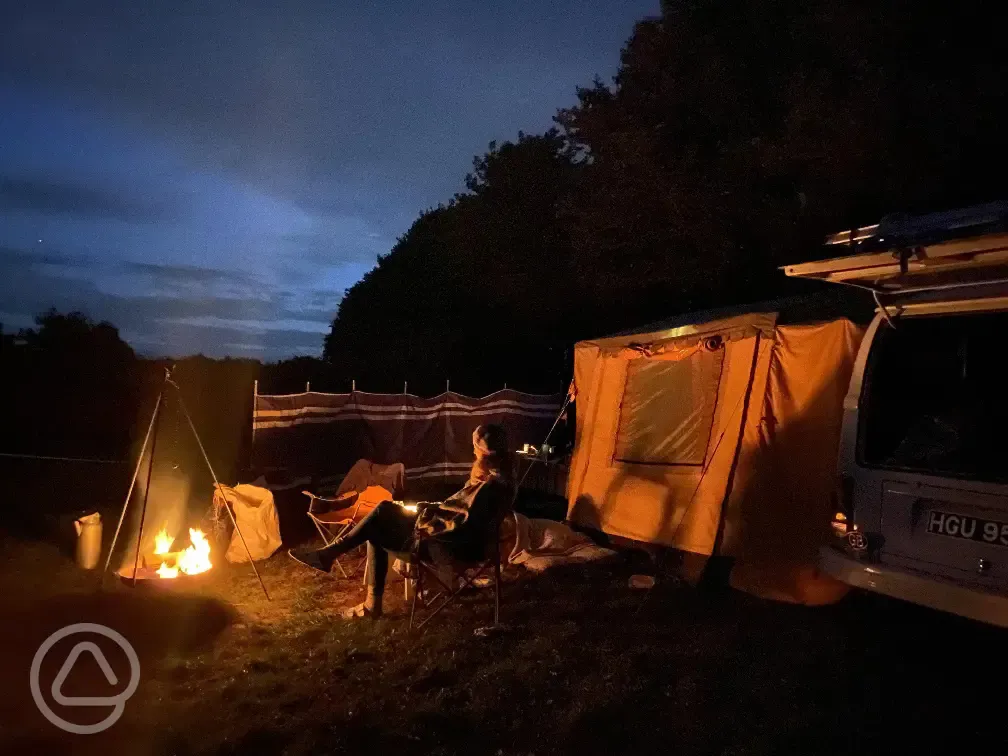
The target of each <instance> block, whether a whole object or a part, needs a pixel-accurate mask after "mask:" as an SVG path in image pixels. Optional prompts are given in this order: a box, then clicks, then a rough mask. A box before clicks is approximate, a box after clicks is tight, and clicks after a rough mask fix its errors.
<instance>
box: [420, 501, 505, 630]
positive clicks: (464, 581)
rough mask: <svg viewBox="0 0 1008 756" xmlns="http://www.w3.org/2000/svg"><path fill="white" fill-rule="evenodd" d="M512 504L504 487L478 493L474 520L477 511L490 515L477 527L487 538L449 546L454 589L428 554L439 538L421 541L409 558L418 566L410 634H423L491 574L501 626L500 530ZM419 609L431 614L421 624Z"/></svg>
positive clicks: (472, 509)
mask: <svg viewBox="0 0 1008 756" xmlns="http://www.w3.org/2000/svg"><path fill="white" fill-rule="evenodd" d="M512 501H513V496H510V495H509V494H508V489H507V488H506V487H505V486H503V485H501V484H500V483H485V484H484V485H483V486H482V487H481V488H480V489H479V491H477V492H476V494H475V498H474V499H473V502H472V505H471V507H470V512H471V514H470V517H472V516H473V514H475V513H476V510H478V509H483V510H484V512H485V514H486V517H485V518H484V521H483V522H482V523H476V524H474V527H477V528H480V529H481V530H482V535H483V538H482V539H476V540H475V541H474V543H473V544H466V545H462V544H456V545H455V547H454V548H453V547H452V545H447V548H446V551H450V552H451V566H452V568H453V572H452V574H453V580H452V583H453V584H452V585H448V584H446V583H445V582H444V580H443V579H442V577H441V575H440V571H439V569H438V567H439V565H438V564H437V563H434V562H432V561H431V560H430V558H429V557H428V555H427V554H425V552H426V551H427V549H426V548H425V544H426V543H427V542H429V541H432V540H437V537H434V538H432V539H426V540H424V541H420V543H419V544H418V545H417V547H416V548H414V550H413V551H412V552H411V553H410V554H409V562H410V563H411V564H413V565H415V566H416V586H415V588H414V591H413V603H412V605H411V607H410V624H409V629H410V630H414V629H415V630H418V631H419V630H420V629H422V628H423V627H424V625H426V624H427V623H428V622H430V621H431V620H432V619H434V617H435V616H437V615H438V614H439V613H440V612H441V610H442V609H444V608H445V607H447V606H448V605H450V604H452V603H454V602H455V601H457V600H458V599H459V597H460V596H462V595H463V594H464V593H465V592H466V591H468V590H470V589H478V588H480V587H481V586H477V585H476V581H477V580H479V579H480V578H482V577H483V576H484V575H487V574H488V573H489V574H492V580H491V582H490V585H489V586H487V587H489V588H492V589H493V602H494V627H496V626H497V625H498V624H499V623H500V586H501V557H500V528H501V524H502V523H503V521H504V518H505V517H507V515H508V513H509V511H510V504H511V503H512ZM467 524H468V523H467ZM463 527H465V526H463ZM459 578H461V584H460V582H459ZM425 582H426V584H427V588H425ZM418 608H420V609H421V610H428V612H429V613H428V614H427V616H426V617H425V618H424V619H423V620H421V621H419V622H417V620H418V614H417V609H418Z"/></svg>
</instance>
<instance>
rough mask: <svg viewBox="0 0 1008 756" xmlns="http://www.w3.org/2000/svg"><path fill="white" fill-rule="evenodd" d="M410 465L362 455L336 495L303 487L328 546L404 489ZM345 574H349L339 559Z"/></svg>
mask: <svg viewBox="0 0 1008 756" xmlns="http://www.w3.org/2000/svg"><path fill="white" fill-rule="evenodd" d="M405 477H406V468H405V466H404V465H403V464H402V463H401V462H397V463H395V464H391V465H378V464H375V463H374V462H371V461H370V460H366V459H360V460H357V462H356V463H354V466H353V467H351V468H350V472H348V473H347V474H346V475H345V476H344V478H343V482H342V483H340V485H339V488H337V489H336V493H335V494H334V495H333V496H320V495H318V494H315V493H313V492H311V491H302V492H301V493H303V494H304V495H305V496H307V497H308V499H309V503H308V517H309V518H310V519H311V521H312V524H314V525H315V529H316V530H318V533H319V535H320V536H321V537H322V541H323V542H324V543H325V545H326V546H328V545H329V544H331V543H332V542H333V541H335V540H336V539H338V538H340V537H341V536H343V535H345V534H346V533H347V532H349V531H350V529H351V528H352V527H353V526H354V524H355V523H357V522H359V521H360V519H361V518H363V517H364V516H365V515H366V514H367V513H368V512H370V511H371V510H372V509H374V507H376V506H377V505H378V504H379V503H381V502H382V501H385V500H386V499H391V498H393V496H394V494H395V493H397V492H399V491H401V490H402V486H403V482H404V480H405ZM336 566H337V567H339V570H340V572H341V573H343V577H349V575H348V574H347V572H346V570H345V569H344V567H343V565H342V564H341V563H340V561H339V560H338V559H337V560H336Z"/></svg>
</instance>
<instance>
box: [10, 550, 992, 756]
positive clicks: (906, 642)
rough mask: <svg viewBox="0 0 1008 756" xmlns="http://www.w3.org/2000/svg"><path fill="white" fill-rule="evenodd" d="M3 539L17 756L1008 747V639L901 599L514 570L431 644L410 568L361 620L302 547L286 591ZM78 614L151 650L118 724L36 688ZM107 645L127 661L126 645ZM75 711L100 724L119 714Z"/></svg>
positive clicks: (341, 587) (279, 578) (437, 628)
mask: <svg viewBox="0 0 1008 756" xmlns="http://www.w3.org/2000/svg"><path fill="white" fill-rule="evenodd" d="M0 546H2V548H0V554H2V557H0V559H2V561H0V592H2V595H3V597H4V600H3V607H2V611H0V670H2V672H3V678H2V679H3V681H4V695H3V697H2V698H0V726H2V727H3V731H2V733H0V735H2V737H0V751H2V752H4V753H11V754H14V753H17V754H37V755H42V754H49V753H74V754H92V753H93V754H99V753H100V754H116V755H117V756H118V755H120V754H122V755H124V756H126V755H130V754H158V755H161V754H164V755H167V754H179V755H184V754H204V753H206V754H211V753H213V754H243V755H244V756H251V755H253V754H280V753H285V754H287V753H289V754H314V753H319V754H322V753H373V754H413V753H416V754H428V753H434V754H437V753H441V754H455V753H458V754H484V753H485V754H501V755H503V754H552V753H572V754H573V753H579V754H580V753H657V752H661V753H677V754H701V753H716V754H770V753H795V754H813V753H858V754H864V753H880V752H882V751H883V750H891V751H894V752H911V751H912V752H915V753H933V752H940V751H945V750H947V752H957V753H965V752H971V751H973V750H975V747H976V746H978V745H979V744H980V743H982V744H983V746H984V750H985V751H987V752H992V753H994V752H1004V745H1005V744H1006V743H1008V728H1005V727H1004V725H1003V722H1004V711H1003V708H1004V696H1003V690H1004V688H1003V682H1004V681H1005V679H1006V678H1005V676H1004V672H1005V669H1006V666H1008V665H1006V662H1005V651H1004V649H1005V641H1006V639H1008V636H1006V635H1005V633H1004V632H1003V631H999V630H995V629H993V628H988V627H984V626H980V625H976V624H973V623H969V622H965V621H960V620H957V619H955V618H951V617H946V616H944V615H939V614H936V613H933V612H930V611H926V610H923V609H919V608H916V607H912V606H907V605H903V604H900V603H898V602H890V601H886V600H882V599H875V598H872V597H866V596H854V597H851V598H849V599H847V600H845V601H844V602H842V603H841V604H839V605H837V606H834V607H827V608H817V609H811V608H804V607H797V606H789V605H781V604H772V603H768V602H764V601H760V600H756V599H753V598H750V597H747V596H745V595H743V594H739V593H737V592H733V591H728V590H725V591H720V592H713V593H712V592H706V591H701V590H698V589H696V588H692V587H690V586H687V585H682V584H674V583H671V582H666V583H660V584H659V586H658V587H657V588H655V589H654V592H653V593H652V594H651V595H650V596H649V597H648V598H647V599H646V600H644V595H645V594H642V593H640V592H636V591H631V590H629V589H628V587H627V577H628V574H629V569H627V568H624V567H619V566H617V567H610V568H594V569H589V570H578V571H574V572H566V573H563V572H562V573H558V574H554V575H550V576H547V577H540V578H522V579H518V580H515V581H513V582H509V583H508V584H507V585H506V587H505V592H504V620H505V622H506V627H505V629H504V630H503V631H502V632H500V633H498V634H496V635H492V636H490V637H477V636H475V635H474V633H473V631H474V629H475V628H476V627H478V626H480V625H481V624H485V621H486V618H487V616H488V615H487V608H486V607H484V606H477V605H474V606H463V607H459V608H458V609H456V610H453V611H450V612H448V613H446V615H447V616H445V617H444V619H443V620H441V621H436V622H435V623H434V624H433V625H432V626H431V627H430V629H429V630H428V631H427V632H425V633H424V634H422V635H420V636H413V635H409V634H407V632H406V620H405V617H404V614H403V612H404V607H403V600H402V590H401V584H399V583H393V584H392V585H391V586H390V588H389V591H388V597H389V599H390V601H389V603H390V606H389V607H388V609H389V610H390V616H388V617H387V618H384V619H382V620H380V621H377V622H364V623H361V622H356V623H349V622H345V621H343V620H341V619H339V618H338V611H339V609H340V608H341V607H344V606H347V605H350V604H351V603H352V602H355V601H357V600H359V597H360V592H361V587H360V583H359V580H357V579H354V580H339V579H336V578H334V577H326V576H321V575H315V574H312V573H309V572H308V571H306V570H304V569H303V568H300V567H299V566H298V565H296V564H294V563H293V562H291V561H290V560H289V559H288V558H287V557H286V555H283V554H281V555H277V556H275V557H274V558H272V559H270V560H268V561H266V562H264V563H262V564H261V566H260V571H261V573H262V576H263V579H264V580H265V581H266V585H267V587H268V588H269V590H270V593H271V595H272V601H269V602H267V601H266V600H265V599H264V597H263V595H262V593H261V591H260V589H259V586H258V584H257V583H256V582H255V579H254V578H253V576H252V573H251V570H250V569H249V567H248V565H226V564H222V565H220V566H219V567H217V568H215V569H214V570H213V571H212V572H211V573H209V574H208V575H206V576H205V579H201V580H196V581H193V582H191V583H188V584H185V583H182V582H181V581H180V582H179V583H178V584H177V585H171V586H166V585H159V586H157V587H153V588H150V587H148V588H146V589H144V588H138V589H130V588H128V587H126V586H123V585H120V584H118V583H113V584H109V585H107V587H106V590H104V591H102V592H96V590H95V576H94V575H93V574H90V573H83V572H81V571H79V570H77V569H76V568H75V567H74V566H73V564H72V563H71V562H70V561H69V560H67V558H66V557H65V556H63V555H61V554H60V553H59V552H58V551H57V550H56V549H55V548H53V547H51V546H48V545H45V544H42V543H39V542H25V541H19V540H13V539H10V538H8V539H6V540H4V541H3V542H2V543H0ZM477 609H478V610H481V611H476V610H477ZM80 621H96V622H102V623H104V624H106V625H108V626H110V627H113V628H114V629H116V630H118V631H119V632H121V633H122V634H123V635H124V636H126V637H127V639H128V640H130V642H131V643H132V644H133V645H134V646H135V647H136V650H137V653H138V655H139V657H140V665H141V682H140V686H139V689H138V690H137V692H136V693H135V695H134V696H133V697H132V698H131V699H130V700H129V701H128V702H127V704H126V706H125V711H124V714H123V716H122V719H121V720H119V721H118V722H117V723H116V724H115V725H113V726H112V727H111V728H110V729H109V730H107V731H105V732H104V733H101V734H98V735H68V734H64V733H62V732H61V731H59V730H57V729H56V728H55V727H53V726H52V725H51V724H49V723H48V722H47V721H46V720H44V719H43V718H42V716H41V715H40V714H39V712H38V710H37V708H36V707H35V705H34V703H33V702H32V699H31V696H30V693H29V684H28V679H29V668H30V665H31V661H32V656H33V654H34V653H35V649H37V648H38V646H39V644H40V643H41V642H42V640H43V639H44V638H45V637H46V636H47V635H48V634H49V633H50V632H52V631H53V630H55V629H57V628H58V627H61V626H63V625H65V624H68V623H70V622H80ZM72 642H73V641H72V640H71V639H67V640H66V641H61V643H63V644H65V645H64V646H60V645H57V646H56V647H54V649H53V652H52V654H51V655H52V656H54V657H58V656H59V654H58V653H57V649H60V648H64V651H63V653H64V657H65V654H66V653H67V651H66V649H69V647H70V646H69V644H71V643H72ZM99 645H102V644H99ZM102 648H103V649H104V648H105V646H104V645H102ZM106 656H107V657H108V658H109V661H110V662H113V667H116V665H117V664H118V665H119V666H118V667H116V668H117V669H118V670H119V672H120V673H121V675H120V676H121V677H122V676H123V675H125V676H128V672H126V667H125V666H124V665H123V664H122V662H121V661H120V662H116V661H115V658H114V657H115V654H114V649H112V650H110V651H109V653H108V654H106ZM121 656H122V655H121V654H120V657H121ZM48 659H49V657H48V656H47V664H49V661H48ZM58 663H59V660H58V659H57V661H56V662H55V664H58ZM88 663H90V668H89V667H88ZM78 667H79V668H80V669H81V671H80V672H78ZM99 674H100V673H99V671H98V668H97V665H96V664H94V663H93V661H90V660H89V659H87V657H86V656H82V657H81V661H80V662H79V664H78V666H75V669H74V672H73V673H72V675H71V677H70V678H68V680H67V686H68V687H67V692H70V693H71V694H72V690H77V689H80V690H81V691H83V690H84V689H85V688H86V689H88V690H89V691H90V694H91V695H94V690H95V688H94V685H95V684H96V682H95V681H96V678H98V676H99ZM47 675H48V677H47ZM53 676H55V667H53V666H51V665H50V666H49V667H47V666H46V665H43V675H42V677H43V678H45V679H49V680H51V679H52V678H53ZM98 682H102V681H101V680H100V679H98ZM102 684H104V683H102ZM121 687H122V683H120V686H119V688H118V689H121ZM47 688H48V686H47V685H45V684H44V685H43V689H47ZM99 689H100V687H99ZM992 691H994V692H993V693H992ZM56 710H57V711H58V712H62V713H64V714H66V718H68V719H70V718H71V716H72V717H73V718H74V719H73V721H76V722H79V723H81V722H83V721H85V720H87V717H88V716H90V717H91V719H90V720H89V721H97V720H99V719H101V718H102V717H104V716H105V714H106V713H107V712H108V711H109V708H108V707H105V708H94V709H86V708H77V709H73V710H71V709H65V708H64V709H60V708H58V707H57V709H56Z"/></svg>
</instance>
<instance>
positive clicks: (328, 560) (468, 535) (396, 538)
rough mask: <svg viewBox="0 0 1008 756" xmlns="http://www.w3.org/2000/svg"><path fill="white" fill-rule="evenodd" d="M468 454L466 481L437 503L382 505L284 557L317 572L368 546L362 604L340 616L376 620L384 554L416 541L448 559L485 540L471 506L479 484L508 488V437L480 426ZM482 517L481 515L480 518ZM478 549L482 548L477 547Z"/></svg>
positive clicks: (402, 549) (385, 570) (385, 571)
mask: <svg viewBox="0 0 1008 756" xmlns="http://www.w3.org/2000/svg"><path fill="white" fill-rule="evenodd" d="M472 440H473V453H474V455H475V457H476V460H475V462H473V466H472V470H471V471H470V474H469V481H468V482H467V483H466V485H465V487H463V488H462V489H461V490H460V491H458V492H457V493H455V494H453V495H452V496H450V497H449V498H448V499H446V500H445V501H442V502H419V503H418V505H417V512H409V511H407V510H406V509H404V508H403V507H402V506H400V505H399V504H397V503H396V502H393V501H383V502H382V503H381V504H379V505H378V506H377V507H375V508H374V509H373V510H372V511H371V512H370V513H369V514H368V515H367V516H366V517H365V518H364V519H363V520H361V521H360V522H359V523H357V525H355V526H354V528H353V529H352V530H351V531H350V532H349V533H347V534H346V535H345V536H344V537H342V538H340V539H338V540H337V541H335V542H334V543H332V544H330V545H329V546H326V547H325V548H322V549H318V550H313V549H310V548H301V549H291V550H290V551H289V552H288V553H289V554H290V555H291V557H293V558H294V559H295V560H297V561H298V562H301V563H302V564H305V565H307V566H309V567H312V568H314V569H316V570H321V571H322V572H328V571H329V570H330V569H331V568H332V565H333V562H334V561H335V560H336V558H337V557H340V556H342V555H343V554H345V553H347V552H348V551H351V550H352V549H355V548H357V547H358V546H361V545H362V544H364V543H367V544H368V586H367V598H366V599H365V601H364V603H362V604H359V605H357V606H355V607H353V608H352V609H349V610H347V611H346V612H345V613H344V616H346V617H347V618H351V617H378V616H381V612H382V594H383V593H384V590H385V577H386V575H387V574H388V552H389V551H392V552H408V551H410V550H411V547H412V546H413V545H414V544H415V543H418V542H420V541H422V542H424V543H425V545H426V544H429V545H432V546H434V547H435V548H434V549H433V550H435V551H440V552H442V553H445V552H446V553H447V554H449V555H450V554H451V553H452V551H453V550H456V549H461V550H464V549H465V548H467V547H473V546H476V545H477V543H476V540H475V539H482V538H484V537H485V535H486V532H485V529H484V528H483V527H481V526H485V522H484V523H474V522H473V521H472V520H474V519H476V520H478V519H480V518H479V517H475V518H470V514H471V512H470V507H471V506H472V503H473V501H474V499H475V495H476V492H477V491H478V490H479V489H480V488H481V487H482V486H483V484H484V483H492V484H497V485H504V486H506V488H507V491H508V496H509V498H508V501H510V490H511V486H512V485H513V483H512V476H511V457H510V454H509V453H508V447H507V436H506V434H505V433H504V429H503V428H501V427H500V426H499V425H481V426H479V427H478V428H477V429H476V430H475V431H474V432H473V439H472ZM481 514H483V513H481ZM478 545H479V546H480V547H482V545H483V544H482V543H479V544H478Z"/></svg>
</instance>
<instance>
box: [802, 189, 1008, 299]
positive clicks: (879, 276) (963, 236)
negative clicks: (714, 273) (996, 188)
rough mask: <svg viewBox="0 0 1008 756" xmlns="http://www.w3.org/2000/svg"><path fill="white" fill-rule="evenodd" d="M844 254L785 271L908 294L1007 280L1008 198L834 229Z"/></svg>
mask: <svg viewBox="0 0 1008 756" xmlns="http://www.w3.org/2000/svg"><path fill="white" fill-rule="evenodd" d="M826 245H827V247H828V248H830V250H831V251H836V252H839V251H841V250H844V251H847V252H849V253H850V254H848V255H846V256H844V257H834V258H831V259H828V260H818V261H815V262H809V263H801V264H798V265H787V266H784V268H783V270H784V272H785V274H787V275H788V276H792V277H798V278H817V279H820V280H824V281H831V282H833V283H844V284H849V285H852V286H858V287H861V288H865V289H868V290H870V291H873V292H876V293H890V294H907V293H912V292H921V291H933V290H935V289H949V290H951V289H955V288H964V287H975V286H976V285H978V284H987V283H992V282H995V281H997V282H1002V281H1005V280H1008V202H994V203H990V204H986V205H978V206H975V207H969V208H963V209H960V210H950V211H946V212H941V213H931V214H929V215H919V216H909V215H893V216H887V217H886V218H884V219H883V220H882V221H880V222H879V223H877V224H875V225H872V226H864V227H862V228H856V229H851V230H849V231H843V232H841V233H838V234H833V235H832V236H830V237H829V238H828V239H827V240H826Z"/></svg>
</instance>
